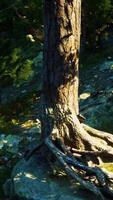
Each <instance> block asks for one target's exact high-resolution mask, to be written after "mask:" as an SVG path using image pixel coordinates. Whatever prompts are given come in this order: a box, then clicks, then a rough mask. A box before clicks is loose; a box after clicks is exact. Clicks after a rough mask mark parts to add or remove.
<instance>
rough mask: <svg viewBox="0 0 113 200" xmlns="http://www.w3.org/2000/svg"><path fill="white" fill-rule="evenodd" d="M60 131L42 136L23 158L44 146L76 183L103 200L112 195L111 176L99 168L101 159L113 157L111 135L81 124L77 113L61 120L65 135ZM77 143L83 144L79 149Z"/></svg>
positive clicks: (112, 178) (112, 182)
mask: <svg viewBox="0 0 113 200" xmlns="http://www.w3.org/2000/svg"><path fill="white" fill-rule="evenodd" d="M59 130H60V129H59V127H58V133H57V134H56V135H55V134H54V133H51V134H50V136H47V137H46V138H43V141H42V142H41V143H40V144H39V145H38V146H37V147H35V148H34V149H33V150H32V151H30V152H28V154H27V156H26V158H27V159H29V158H30V157H31V156H32V154H34V153H35V152H36V151H37V150H40V151H41V150H42V151H43V149H44V148H45V147H46V149H49V154H50V155H54V156H55V158H56V159H57V160H58V161H59V163H60V164H61V166H62V167H63V169H64V170H65V172H66V173H67V174H68V175H69V176H71V177H72V178H73V179H74V180H75V181H76V182H79V183H80V185H82V186H83V187H84V188H86V189H87V190H89V191H91V192H93V193H94V194H95V195H97V196H98V197H99V198H100V199H102V200H104V199H105V197H106V196H108V197H109V198H111V197H112V198H113V175H111V174H110V173H108V172H107V173H106V172H104V171H102V170H101V169H100V168H99V167H98V164H99V162H100V160H101V161H103V162H106V161H107V162H111V161H112V160H113V136H112V135H111V134H109V133H105V132H102V131H98V130H96V129H94V128H91V127H89V126H87V125H85V124H81V123H80V122H79V120H78V118H77V116H72V115H71V116H69V115H68V117H66V118H65V120H64V119H63V123H62V129H61V130H62V133H64V135H62V133H61V134H60V132H59ZM74 141H75V143H74ZM77 142H78V144H79V142H80V145H81V144H82V148H79V146H77ZM45 156H46V155H45ZM49 158H50V157H49ZM109 198H108V199H109Z"/></svg>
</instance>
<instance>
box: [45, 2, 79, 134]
mask: <svg viewBox="0 0 113 200" xmlns="http://www.w3.org/2000/svg"><path fill="white" fill-rule="evenodd" d="M80 9H81V2H80V0H74V1H72V0H67V1H66V0H55V1H52V0H50V1H49V0H48V1H45V2H44V16H45V18H44V22H45V44H44V74H43V91H44V93H43V97H42V101H43V108H44V110H43V112H44V118H45V115H46V116H47V118H46V120H47V122H46V123H45V120H44V123H43V122H42V123H43V131H42V132H43V137H45V136H47V135H48V134H50V133H51V131H52V129H53V128H55V127H57V128H58V135H59V136H62V137H64V133H66V132H67V133H66V134H70V132H69V131H68V130H66V128H67V129H68V128H69V127H66V126H65V127H64V126H63V121H64V119H65V118H66V117H65V115H66V116H67V115H68V113H69V114H70V113H73V115H78V113H79V107H78V62H79V48H80V24H81V22H80V19H81V18H80V14H81V11H80ZM50 113H51V116H50ZM48 115H49V116H48ZM53 118H54V119H53ZM48 120H49V121H48ZM42 121H43V120H42ZM53 121H54V122H53ZM47 124H48V125H50V124H51V127H48V125H47ZM47 127H48V130H47ZM70 128H71V127H70ZM64 129H65V130H64ZM66 134H65V136H66ZM71 134H72V133H71ZM58 135H57V136H58ZM68 137H69V135H68Z"/></svg>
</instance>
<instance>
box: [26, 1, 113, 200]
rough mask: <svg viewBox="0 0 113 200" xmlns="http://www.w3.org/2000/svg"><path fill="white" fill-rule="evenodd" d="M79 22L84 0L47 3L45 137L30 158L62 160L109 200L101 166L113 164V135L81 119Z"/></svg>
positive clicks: (112, 194)
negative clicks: (40, 156) (38, 154)
mask: <svg viewBox="0 0 113 200" xmlns="http://www.w3.org/2000/svg"><path fill="white" fill-rule="evenodd" d="M80 24H81V1H80V0H45V1H44V35H45V36H44V69H43V86H42V96H41V105H42V113H41V126H42V135H41V141H40V144H39V145H38V146H37V148H35V149H34V150H33V151H31V152H29V154H28V155H27V158H29V157H30V156H31V155H32V154H33V153H34V152H35V151H36V150H38V151H39V152H41V153H42V154H43V156H45V157H46V158H47V160H48V159H49V161H50V160H52V162H54V161H55V160H58V161H59V163H60V164H61V166H62V168H63V169H64V170H65V171H66V173H67V174H68V175H70V176H71V177H72V178H73V179H75V181H77V182H79V183H80V184H81V185H82V186H83V187H85V188H86V189H88V190H90V191H92V192H93V193H94V194H95V195H97V196H98V197H99V198H100V199H102V200H104V199H105V196H107V195H108V196H109V197H113V188H112V184H111V179H112V177H111V176H110V174H105V173H104V172H103V171H102V170H101V169H100V168H99V167H97V165H99V163H100V161H103V162H111V161H112V158H113V136H112V135H111V134H109V133H103V132H101V131H98V130H95V129H93V128H91V127H89V126H87V125H85V124H83V123H82V121H81V119H82V117H80V114H79V106H78V80H79V77H78V65H79V51H80ZM53 158H54V159H53ZM95 166H96V167H95ZM94 177H95V178H94Z"/></svg>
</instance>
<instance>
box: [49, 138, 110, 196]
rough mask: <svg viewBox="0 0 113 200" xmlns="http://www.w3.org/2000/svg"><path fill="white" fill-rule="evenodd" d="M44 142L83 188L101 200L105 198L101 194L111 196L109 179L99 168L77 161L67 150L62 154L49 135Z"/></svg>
mask: <svg viewBox="0 0 113 200" xmlns="http://www.w3.org/2000/svg"><path fill="white" fill-rule="evenodd" d="M45 144H46V145H47V146H48V148H49V149H50V151H51V152H52V153H53V154H54V155H55V157H56V158H57V159H58V161H59V162H60V164H61V165H62V167H63V169H64V170H65V171H66V173H67V174H68V175H69V176H71V177H72V178H73V179H75V180H76V181H77V182H79V183H80V184H81V185H82V186H83V187H84V188H86V189H88V190H90V191H91V192H93V193H94V194H95V195H97V196H98V197H99V198H101V199H102V200H104V199H105V197H104V195H103V194H106V195H108V196H109V197H113V190H111V189H110V187H109V183H110V180H108V176H107V175H106V174H105V173H104V172H103V171H102V170H101V169H99V168H97V167H88V166H87V165H85V164H83V163H81V162H79V161H78V160H77V159H76V158H75V157H73V156H72V155H68V154H69V152H67V155H66V154H64V153H63V152H62V151H60V150H59V149H58V148H57V147H56V146H55V144H54V143H53V141H52V139H51V138H50V137H48V138H46V140H45ZM82 152H83V151H82ZM78 170H79V172H78ZM92 177H93V179H94V177H95V180H94V181H93V179H92ZM86 178H87V179H86Z"/></svg>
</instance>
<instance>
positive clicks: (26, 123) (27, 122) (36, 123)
mask: <svg viewBox="0 0 113 200" xmlns="http://www.w3.org/2000/svg"><path fill="white" fill-rule="evenodd" d="M38 123H39V122H34V121H33V120H28V121H26V122H24V123H23V124H21V127H22V128H32V127H33V126H37V125H38Z"/></svg>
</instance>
